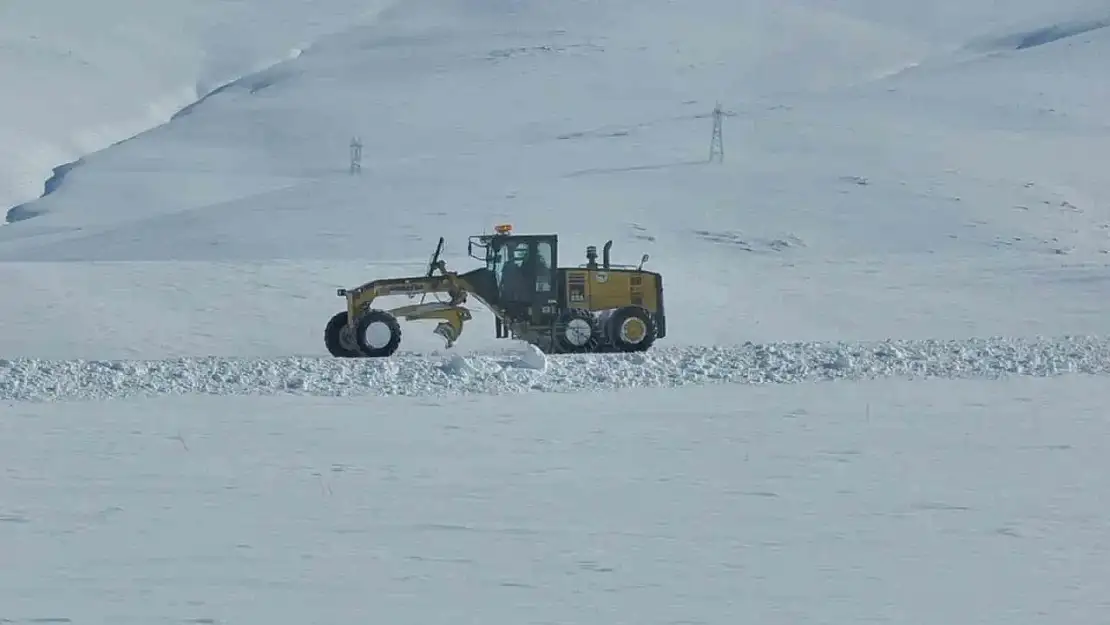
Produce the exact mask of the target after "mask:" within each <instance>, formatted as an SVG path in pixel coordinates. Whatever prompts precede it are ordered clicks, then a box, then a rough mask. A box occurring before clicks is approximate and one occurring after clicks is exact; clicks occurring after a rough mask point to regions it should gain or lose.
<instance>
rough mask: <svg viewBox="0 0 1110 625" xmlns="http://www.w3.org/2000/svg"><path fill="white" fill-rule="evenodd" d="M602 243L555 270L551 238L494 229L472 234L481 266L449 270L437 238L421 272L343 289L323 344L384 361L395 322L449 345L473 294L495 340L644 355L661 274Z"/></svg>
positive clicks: (395, 340)
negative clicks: (381, 303) (620, 259)
mask: <svg viewBox="0 0 1110 625" xmlns="http://www.w3.org/2000/svg"><path fill="white" fill-rule="evenodd" d="M612 244H613V242H612V241H608V242H607V243H606V244H605V246H604V248H603V252H602V260H601V262H600V263H598V256H597V248H596V247H595V246H592V245H591V246H589V247H587V248H586V263H585V264H582V265H579V266H577V267H559V265H558V262H559V239H558V235H554V234H530V235H522V234H514V233H513V230H512V227H511V226H509V225H507V224H506V225H499V226H497V227H496V228H495V229H494V233H493V234H483V235H476V236H472V237H470V241H469V245H468V254H469V256H470V257H471V258H474V259H476V260H479V261H482V262H483V263H484V266H481V267H478V268H476V269H472V270H470V271H467V272H465V273H458V272H455V271H449V270H448V269H447V264H446V262H445V261H443V260H441V259H440V255H441V254H442V252H443V237H440V239H439V245H438V246H436V249H435V252H434V253H433V254H432V258H431V260H430V261H429V263H428V271H427V272H426V273H425V275H422V276H411V277H405V278H384V279H380V280H373V281H371V282H367V283H365V284H363V285H361V286H357V287H355V288H351V289H339V290H338V293H337V294H338V295H339V297H343V298H345V299H346V303H347V305H346V307H345V310H342V311H340V312H338V313H336V315H335V316H334V317H332V318H331V320H330V321H328V323H327V327H326V328H325V329H324V344H325V345H326V347H327V349H328V352H329V353H331V354H332V355H333V356H336V357H340V358H381V357H386V356H390V355H392V354H393V353H394V352H395V351H397V348H398V347H399V346H400V343H401V327H400V324H399V323H398V319H405V320H419V319H431V320H438V321H439V323H438V325H437V326H436V328H435V330H434V332H435V333H436V334H438V335H440V336H442V337H443V338H444V339H445V340H446V346H447V347H448V348H450V347H452V346H453V345H454V344H455V342H456V341H457V340H458V339H459V336H460V335H461V334H462V330H463V324H465V323H466V322H467V321H470V320H471V319H472V318H473V316H472V314H471V312H470V310H469V309H468V308H467V307H466V306H464V305H463V304H465V303H466V302H467V299H468V298H469V297H471V296H473V297H474V298H475V299H477V300H478V301H479V302H481V303H482V304H483V305H484V306H486V307H487V308H488V309H489V310H490V311H491V312H492V313H493V315H494V320H495V332H496V337H497V338H513V339H518V340H523V341H526V342H528V343H531V344H533V345H535V346H536V347H538V348H539V349H541V350H542V351H544V352H546V353H549V354H560V353H591V352H594V353H596V352H636V351H646V350H647V349H649V348H650V347H651V346H652V345H653V344H654V343H655V341H656V339H660V338H663V337H665V336H666V335H667V317H666V313H665V311H664V308H663V277H662V276H661V275H659V274H658V273H655V272H652V271H645V270H644V263H645V262H647V260H648V255H647V254H644V255H643V257H642V258H641V259H640V264H639V265H638V266H634V265H614V264H612V263H610V261H609V250H610V248H611V247H612ZM429 294H445V295H446V296H447V299H446V300H437V301H434V302H424V301H421V303H417V304H409V305H405V306H400V307H396V308H391V309H383V308H377V307H375V306H374V305H375V304H376V303H377V300H378V298H379V297H383V296H389V295H408V296H409V297H410V298H413V297H416V296H418V295H422V296H426V295H429Z"/></svg>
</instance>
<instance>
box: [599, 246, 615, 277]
mask: <svg viewBox="0 0 1110 625" xmlns="http://www.w3.org/2000/svg"><path fill="white" fill-rule="evenodd" d="M611 247H613V241H612V240H609V241H606V242H605V247H603V248H601V265H602V266H603V267H605V271H609V248H611Z"/></svg>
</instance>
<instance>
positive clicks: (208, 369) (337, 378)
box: [0, 337, 1110, 401]
mask: <svg viewBox="0 0 1110 625" xmlns="http://www.w3.org/2000/svg"><path fill="white" fill-rule="evenodd" d="M525 360H526V359H525V358H524V357H523V356H521V355H515V354H511V353H507V354H498V355H474V356H468V357H466V362H465V363H461V362H459V360H458V357H454V358H452V357H446V356H437V357H427V356H405V357H399V358H392V359H385V360H367V359H359V360H346V359H334V358H311V357H289V358H279V359H231V358H180V359H173V360H156V361H88V360H73V361H43V360H31V359H20V360H0V399H2V400H7V401H11V400H19V401H51V400H80V399H113V398H121V397H131V396H156V395H173V394H183V393H200V394H214V395H257V394H274V393H291V394H298V395H316V396H350V395H378V396H381V395H409V396H412V395H459V394H472V393H482V394H505V393H521V392H575V391H588V390H607V389H617V388H628V387H643V386H655V387H674V386H682V385H686V384H699V383H714V382H729V383H746V384H767V383H774V384H783V383H796V382H807V381H821V380H842V379H849V380H859V379H867V378H878V377H911V378H917V377H932V378H937V377H941V378H966V377H999V376H1005V375H1033V376H1049V375H1058V374H1063V373H1084V374H1107V373H1110V339H1106V338H1092V337H1063V338H1037V339H1014V338H989V339H972V340H961V341H956V340H950V341H939V340H938V341H893V340H892V341H883V342H875V343H777V344H765V345H753V344H746V345H743V346H736V347H687V348H662V349H656V350H654V351H651V352H648V353H645V354H623V355H607V356H590V355H582V356H557V357H552V358H549V359H548V361H547V364H546V367H545V368H544V369H542V370H540V369H537V368H535V367H534V366H529V364H528V363H526V362H525Z"/></svg>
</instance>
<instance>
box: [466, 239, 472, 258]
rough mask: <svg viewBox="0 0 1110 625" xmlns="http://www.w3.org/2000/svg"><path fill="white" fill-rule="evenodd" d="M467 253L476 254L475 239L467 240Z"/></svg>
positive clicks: (468, 254) (469, 254)
mask: <svg viewBox="0 0 1110 625" xmlns="http://www.w3.org/2000/svg"><path fill="white" fill-rule="evenodd" d="M466 255H467V256H473V255H474V241H467V242H466Z"/></svg>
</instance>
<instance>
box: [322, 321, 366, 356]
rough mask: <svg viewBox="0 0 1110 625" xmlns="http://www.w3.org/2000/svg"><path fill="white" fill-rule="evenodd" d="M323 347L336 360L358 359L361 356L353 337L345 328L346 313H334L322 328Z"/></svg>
mask: <svg viewBox="0 0 1110 625" xmlns="http://www.w3.org/2000/svg"><path fill="white" fill-rule="evenodd" d="M324 346H325V347H327V348H328V353H329V354H331V355H332V356H335V357H336V358H358V357H359V356H361V355H362V353H361V352H360V350H359V348H358V343H356V342H355V335H354V334H353V333H352V332H351V329H350V328H349V327H348V326H347V311H345V310H344V311H343V312H340V313H336V314H335V316H334V317H332V318H331V319H330V320H329V321H328V325H326V326H324Z"/></svg>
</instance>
